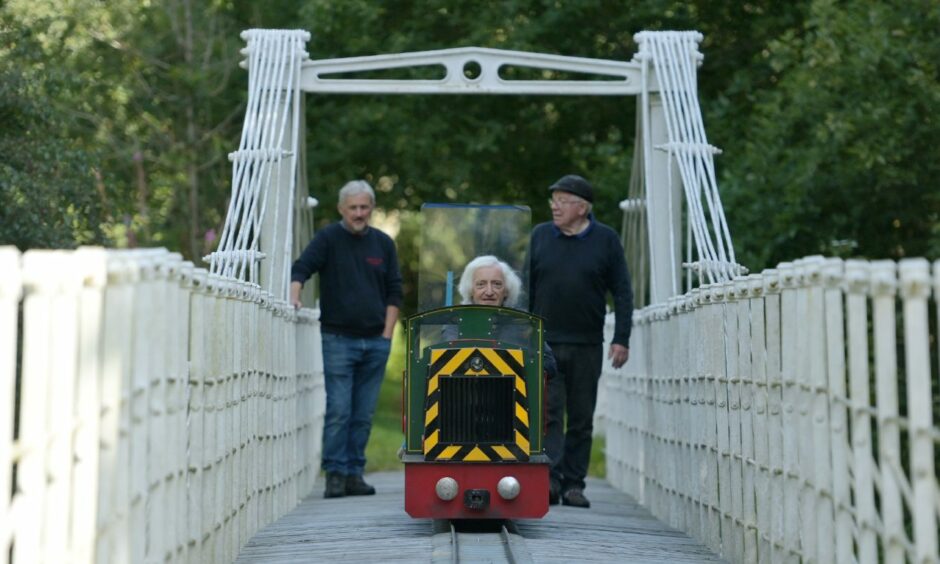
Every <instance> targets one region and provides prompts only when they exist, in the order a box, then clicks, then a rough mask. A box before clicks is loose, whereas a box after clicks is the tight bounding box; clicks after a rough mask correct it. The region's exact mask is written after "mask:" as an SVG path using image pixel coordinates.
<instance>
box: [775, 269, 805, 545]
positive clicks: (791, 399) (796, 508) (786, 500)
mask: <svg viewBox="0 0 940 564" xmlns="http://www.w3.org/2000/svg"><path fill="white" fill-rule="evenodd" d="M777 270H778V271H779V273H780V283H781V293H780V376H781V386H782V396H783V406H782V407H783V413H782V432H783V452H782V453H781V455H782V461H783V479H784V493H783V527H784V533H783V535H784V546H785V547H786V549H787V551H789V552H790V553H791V554H793V555H794V556H797V557H802V556H804V553H803V551H802V546H801V544H800V538H801V523H802V522H801V520H800V517H801V512H800V507H801V503H800V499H801V483H800V478H801V474H800V448H799V436H800V418H799V413H798V410H799V405H800V399H801V394H800V390H799V387H798V383H797V381H796V378H797V374H798V372H799V368H798V366H797V363H798V360H799V359H800V358H802V355H801V354H800V351H799V343H798V342H797V337H798V335H799V319H798V318H797V288H796V286H797V278H796V267H795V266H794V265H793V263H781V264H780V265H778V266H777Z"/></svg>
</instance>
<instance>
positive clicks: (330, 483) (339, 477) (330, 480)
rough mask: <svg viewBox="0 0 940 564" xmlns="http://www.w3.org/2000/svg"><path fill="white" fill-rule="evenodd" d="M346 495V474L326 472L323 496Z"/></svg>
mask: <svg viewBox="0 0 940 564" xmlns="http://www.w3.org/2000/svg"><path fill="white" fill-rule="evenodd" d="M344 495H346V476H345V475H344V474H340V473H339V472H327V473H326V490H324V491H323V497H343V496H344Z"/></svg>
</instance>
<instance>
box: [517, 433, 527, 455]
mask: <svg viewBox="0 0 940 564" xmlns="http://www.w3.org/2000/svg"><path fill="white" fill-rule="evenodd" d="M516 445H518V446H519V448H521V449H522V450H523V451H525V452H527V451H528V450H529V439H527V438H525V437H523V436H522V433H520V432H519V431H516Z"/></svg>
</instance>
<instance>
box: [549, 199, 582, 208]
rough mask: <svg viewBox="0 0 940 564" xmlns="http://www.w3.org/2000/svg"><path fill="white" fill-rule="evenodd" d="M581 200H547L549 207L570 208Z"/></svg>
mask: <svg viewBox="0 0 940 564" xmlns="http://www.w3.org/2000/svg"><path fill="white" fill-rule="evenodd" d="M580 201H581V200H556V199H555V198H549V199H548V205H549V206H558V207H561V206H570V205H572V204H577V203H580Z"/></svg>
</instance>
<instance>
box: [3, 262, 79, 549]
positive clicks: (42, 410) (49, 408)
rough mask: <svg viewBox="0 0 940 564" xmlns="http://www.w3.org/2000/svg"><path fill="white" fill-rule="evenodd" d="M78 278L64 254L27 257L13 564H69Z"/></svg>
mask: <svg viewBox="0 0 940 564" xmlns="http://www.w3.org/2000/svg"><path fill="white" fill-rule="evenodd" d="M78 273H79V270H78V265H76V264H75V262H74V260H73V259H72V256H71V255H70V254H69V253H67V252H64V251H30V252H27V253H26V254H25V255H24V256H23V285H24V289H25V296H24V304H23V360H22V362H23V364H22V378H21V395H20V398H21V403H20V406H21V407H20V414H21V416H20V428H19V430H20V433H19V445H20V451H21V452H22V456H21V457H20V459H19V464H18V466H17V484H18V486H19V487H18V492H17V494H16V495H15V496H14V500H13V505H14V512H15V513H16V515H17V520H16V523H15V525H14V526H15V527H16V529H17V531H16V533H15V536H16V540H15V542H14V547H13V560H14V561H15V562H61V561H65V560H67V559H68V558H69V556H68V552H67V551H68V532H69V531H68V511H62V510H61V509H60V508H59V505H60V504H61V500H63V499H69V498H70V497H71V493H70V491H69V486H70V484H71V479H72V476H71V470H72V461H71V450H72V444H71V438H72V431H73V427H72V425H73V411H72V408H73V399H74V393H75V377H76V374H75V373H76V360H77V340H78V303H77V302H78V294H79V292H80V289H81V277H80V276H79V274H78ZM19 504H22V508H20V507H18V505H19ZM20 509H22V511H20Z"/></svg>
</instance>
